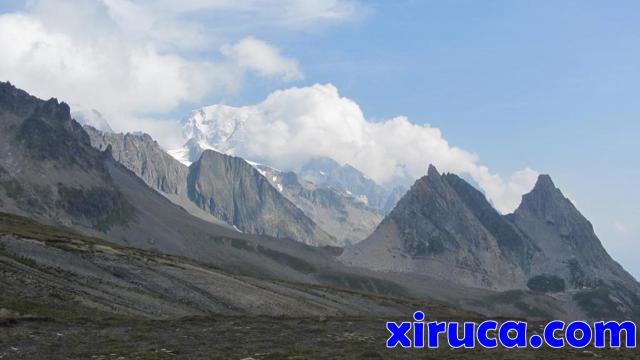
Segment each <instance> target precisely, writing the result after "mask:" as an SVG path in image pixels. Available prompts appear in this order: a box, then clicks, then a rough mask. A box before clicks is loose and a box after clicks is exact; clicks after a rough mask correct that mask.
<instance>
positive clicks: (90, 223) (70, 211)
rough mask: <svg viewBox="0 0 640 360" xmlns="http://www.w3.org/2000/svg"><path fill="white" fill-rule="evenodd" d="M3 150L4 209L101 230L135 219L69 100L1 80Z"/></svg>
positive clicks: (0, 203) (0, 194)
mask: <svg viewBox="0 0 640 360" xmlns="http://www.w3.org/2000/svg"><path fill="white" fill-rule="evenodd" d="M0 154H2V155H1V156H0V208H2V209H6V210H9V211H12V212H18V213H26V214H31V215H33V216H35V217H38V218H48V219H55V221H57V222H60V223H65V224H77V225H79V226H85V227H88V228H91V229H94V230H97V231H102V232H105V231H108V230H110V229H111V228H112V227H114V226H126V225H127V224H129V223H131V222H134V221H135V219H136V211H135V209H134V207H133V206H132V205H131V203H130V202H129V201H128V200H127V199H126V198H125V197H124V196H123V195H122V193H121V192H120V191H119V189H118V188H117V186H115V184H114V183H113V181H112V179H111V177H110V175H109V173H108V170H107V168H106V167H105V164H104V156H105V155H104V154H102V153H100V152H99V151H97V150H95V149H94V148H92V147H91V143H90V141H89V137H88V136H87V134H86V133H85V132H84V130H83V129H82V127H81V126H80V125H79V124H78V123H76V122H75V121H73V119H71V116H70V112H69V106H68V105H67V104H65V103H59V102H58V101H57V100H56V99H50V100H47V101H43V100H40V99H37V98H35V97H32V96H30V95H29V94H27V93H26V92H24V91H22V90H18V89H16V88H15V87H13V86H12V85H11V84H9V83H0Z"/></svg>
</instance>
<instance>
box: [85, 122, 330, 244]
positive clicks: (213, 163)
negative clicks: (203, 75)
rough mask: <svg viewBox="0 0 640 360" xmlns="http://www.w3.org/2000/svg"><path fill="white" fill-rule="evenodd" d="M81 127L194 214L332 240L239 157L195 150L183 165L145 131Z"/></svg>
mask: <svg viewBox="0 0 640 360" xmlns="http://www.w3.org/2000/svg"><path fill="white" fill-rule="evenodd" d="M85 129H86V130H87V133H88V134H89V135H90V137H91V142H92V144H93V146H94V147H96V148H98V149H106V148H107V147H109V146H110V147H111V150H110V151H111V153H112V154H113V157H114V159H116V160H117V161H118V162H120V163H121V164H122V165H124V166H125V167H127V168H128V169H129V170H131V171H133V172H134V173H135V174H136V175H137V176H138V177H140V178H141V179H143V180H144V181H145V183H147V185H149V186H150V187H152V188H154V189H156V190H158V191H159V192H161V193H162V194H163V195H165V196H167V197H168V198H169V199H170V200H172V201H173V202H174V203H176V204H177V205H180V206H183V207H184V208H185V209H187V210H188V211H190V212H191V213H192V214H193V215H195V216H199V217H201V218H203V219H205V220H211V219H209V218H207V217H205V216H202V214H201V213H200V212H199V211H198V210H200V211H204V212H206V213H208V214H210V215H212V217H213V218H215V219H217V220H218V221H220V222H223V223H226V224H229V225H231V226H234V227H235V228H236V229H238V230H240V231H242V232H245V233H249V234H258V235H269V236H275V237H290V238H292V239H296V240H299V241H302V242H305V243H307V244H314V245H335V244H336V242H335V240H334V239H332V238H331V237H330V236H328V235H327V234H326V233H324V231H322V230H321V229H319V228H318V227H317V226H316V224H314V223H313V221H311V220H310V219H309V218H307V217H306V216H305V215H304V214H303V213H302V212H301V211H300V210H299V209H297V208H296V207H295V206H293V205H292V204H291V203H290V202H289V201H288V200H287V199H286V198H284V197H283V196H282V195H281V194H280V193H279V192H278V191H276V190H275V189H273V186H271V185H270V183H269V182H268V181H266V179H264V178H263V176H262V175H261V174H260V173H258V172H257V171H255V170H254V169H253V168H252V167H251V166H250V165H249V164H247V163H246V162H245V161H244V160H242V159H240V158H233V157H230V156H227V155H223V154H220V153H217V152H214V151H212V150H206V151H204V152H202V151H201V152H200V153H199V156H200V160H198V161H196V162H195V163H194V164H192V166H191V167H187V166H185V165H183V164H182V163H180V162H179V161H178V160H176V159H174V158H173V157H172V156H170V155H169V154H167V153H166V152H165V151H164V150H163V149H162V148H161V147H160V146H159V145H158V143H157V142H156V141H154V140H153V139H152V138H151V137H150V136H149V135H147V134H109V133H103V132H101V131H98V130H96V129H93V128H90V127H85ZM193 208H196V209H197V210H194V209H193Z"/></svg>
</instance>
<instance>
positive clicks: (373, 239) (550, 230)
mask: <svg viewBox="0 0 640 360" xmlns="http://www.w3.org/2000/svg"><path fill="white" fill-rule="evenodd" d="M341 259H342V260H343V261H344V262H346V263H348V264H352V265H356V266H360V267H367V268H372V269H377V270H386V271H401V272H409V273H416V274H423V275H430V276H436V277H439V278H442V279H444V280H446V281H448V282H451V283H457V284H460V285H465V286H471V287H477V288H492V289H496V290H513V291H519V293H518V294H521V295H518V296H519V297H522V296H526V295H525V294H526V292H530V293H533V294H539V293H552V294H561V295H559V297H558V298H560V299H564V300H563V301H564V305H563V306H565V308H564V311H567V312H569V313H576V311H577V313H582V314H584V316H585V317H589V318H599V319H606V318H616V319H622V318H629V317H632V318H639V317H640V305H638V304H639V303H640V302H639V300H640V285H639V284H638V282H637V281H636V280H635V279H633V277H632V276H631V275H629V274H628V273H627V272H626V271H625V270H624V269H623V268H622V267H621V266H620V265H619V264H618V263H616V262H615V261H614V260H613V259H612V258H611V257H610V256H609V254H607V252H606V250H605V249H604V247H603V246H602V244H601V243H600V240H599V239H598V238H597V236H596V235H595V233H594V231H593V227H592V225H591V223H590V222H589V221H588V220H587V219H585V218H584V216H582V214H580V212H579V211H578V210H577V209H576V208H575V207H574V206H573V204H572V203H571V202H570V201H569V200H568V199H567V198H566V197H564V195H563V194H562V192H561V191H560V190H559V189H557V188H556V187H555V185H554V184H553V182H552V181H551V178H550V177H549V176H548V175H541V176H540V177H539V179H538V181H537V183H536V185H535V187H534V189H533V190H532V191H531V192H530V193H528V194H526V195H524V196H523V199H522V204H521V205H520V206H519V208H518V209H517V210H516V211H515V212H514V213H513V214H510V215H507V216H503V215H501V214H499V213H498V212H497V211H496V210H495V209H494V208H493V207H492V206H491V205H490V203H489V202H488V201H487V199H486V198H485V196H484V195H483V194H482V193H480V192H479V191H478V190H476V189H475V188H473V187H472V186H471V185H469V184H468V183H467V182H465V181H464V180H463V179H461V178H459V177H458V176H456V175H453V174H446V175H440V174H438V172H437V171H436V169H435V168H434V167H433V166H430V167H429V171H428V175H427V176H425V177H423V178H422V179H419V180H418V181H416V183H415V184H414V185H413V186H412V188H411V189H410V190H409V192H408V193H407V194H406V195H405V196H404V197H403V198H402V199H401V200H400V202H399V203H398V205H397V206H396V208H395V209H394V210H393V211H391V213H390V214H389V215H388V216H387V217H386V218H385V219H384V220H383V222H382V223H381V225H380V226H379V227H378V228H377V229H376V231H375V232H374V233H373V234H372V235H371V236H370V237H369V238H368V239H366V240H365V241H363V242H361V243H360V244H358V245H356V246H354V247H353V248H350V249H346V251H345V253H344V254H343V255H342V256H341Z"/></svg>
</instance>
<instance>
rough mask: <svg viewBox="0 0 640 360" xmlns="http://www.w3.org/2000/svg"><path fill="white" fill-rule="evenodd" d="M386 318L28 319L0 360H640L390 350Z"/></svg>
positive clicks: (0, 340) (626, 353) (2, 332)
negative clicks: (591, 359)
mask: <svg viewBox="0 0 640 360" xmlns="http://www.w3.org/2000/svg"><path fill="white" fill-rule="evenodd" d="M385 322H386V320H385V319H375V318H368V319H362V318H353V319H325V318H297V319H291V318H270V317H220V318H194V319H183V320H176V321H151V320H122V319H111V320H109V319H105V320H100V321H95V320H91V321H89V320H86V321H84V320H72V321H53V320H44V319H40V320H38V319H30V320H17V321H9V322H5V323H3V324H2V325H0V359H2V360H8V359H467V358H473V359H479V358H483V359H484V358H487V359H583V358H591V357H593V358H612V359H614V358H615V359H639V358H640V351H639V350H637V349H636V350H601V349H582V350H552V349H544V348H543V349H540V350H506V349H497V350H453V349H448V348H441V349H438V350H427V349H422V350H418V349H411V350H408V349H387V348H386V347H385V341H386V339H387V337H388V333H387V330H386V329H385Z"/></svg>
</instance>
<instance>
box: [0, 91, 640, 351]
mask: <svg viewBox="0 0 640 360" xmlns="http://www.w3.org/2000/svg"><path fill="white" fill-rule="evenodd" d="M252 116H253V115H252V113H251V112H250V111H247V109H243V108H234V107H229V106H223V105H214V106H209V107H205V108H202V109H199V110H195V111H193V112H192V113H191V114H190V115H189V116H187V117H186V118H185V119H184V120H183V122H182V130H183V133H184V136H185V143H184V146H183V147H181V148H178V149H164V148H162V147H161V146H160V145H159V144H158V142H156V141H155V140H154V139H153V138H152V137H151V136H149V135H147V134H144V133H126V134H122V133H114V132H113V131H112V130H111V128H110V127H109V125H108V119H107V120H106V121H105V120H104V119H102V118H100V116H99V114H98V113H93V114H88V115H87V114H77V115H76V114H75V113H73V112H72V109H70V107H69V106H68V105H67V104H66V103H64V102H61V101H58V100H56V99H49V100H42V99H38V98H36V97H34V96H31V95H29V94H28V93H26V92H25V91H23V90H20V89H18V88H16V87H15V86H14V85H12V84H10V83H0V211H1V212H2V215H1V216H0V272H1V273H2V276H0V284H1V288H2V291H1V292H0V308H1V309H2V310H1V311H2V313H3V317H2V318H0V320H1V319H3V318H11V319H13V320H12V321H17V322H18V323H20V322H21V321H24V319H31V320H30V321H36V319H43V318H46V319H63V320H65V321H66V320H67V318H71V319H72V320H69V321H71V322H72V323H73V324H76V326H80V325H77V322H74V321H80V320H75V319H77V318H78V317H79V316H81V317H82V318H83V319H84V318H91V319H93V318H95V317H97V316H98V317H100V319H105V318H106V319H111V318H127V319H141V320H136V321H146V320H154V321H161V320H162V321H173V320H172V319H184V318H191V319H197V318H200V317H219V319H222V320H218V321H219V322H218V324H227V323H225V321H227V320H224V319H229V318H230V317H233V316H254V317H256V318H258V319H268V318H278V317H284V318H297V319H303V320H299V321H301V322H304V321H306V320H304V319H320V320H315V322H318V321H326V319H327V318H345V319H346V318H358V317H366V316H371V315H372V314H375V316H377V317H389V318H397V317H402V316H407V314H411V311H412V310H415V309H416V308H421V309H425V310H426V311H428V312H429V314H430V315H433V316H440V317H450V318H451V317H459V318H463V317H467V318H478V317H515V318H527V319H551V318H556V319H563V320H572V319H606V320H612V319H635V320H640V284H639V283H638V282H637V281H636V280H635V279H634V278H633V277H632V276H631V275H630V274H629V273H628V272H627V271H625V269H623V268H622V267H621V266H620V265H619V264H618V263H617V262H616V261H614V260H613V259H612V258H611V256H609V254H608V253H607V251H606V250H605V248H604V247H603V246H602V244H601V242H600V240H599V239H598V237H597V236H596V234H595V233H594V229H593V227H592V225H591V223H590V222H589V220H587V219H586V218H585V217H584V216H583V215H582V214H581V213H580V211H579V210H578V209H577V208H576V207H575V206H574V204H573V203H572V202H571V201H570V200H569V199H568V198H567V197H566V196H565V195H563V192H562V190H561V189H558V188H557V187H556V185H555V184H554V182H553V180H552V177H550V176H549V175H540V176H539V178H538V179H537V182H536V184H535V186H534V187H533V189H532V190H531V191H530V192H528V193H527V194H525V195H524V196H523V197H522V201H521V203H520V205H519V206H518V207H517V209H516V210H515V211H513V212H512V213H510V214H506V215H503V214H501V213H499V212H498V211H497V210H496V209H495V208H494V206H493V205H492V204H491V202H490V201H488V200H487V198H486V197H485V195H484V194H483V193H482V192H481V191H479V190H478V189H476V187H474V185H473V184H472V183H471V182H468V181H467V180H466V179H465V178H463V177H460V176H458V175H456V174H452V173H443V172H441V171H439V170H438V169H437V168H436V167H434V166H433V165H429V164H425V167H424V176H422V177H420V178H418V179H412V178H410V177H398V178H397V179H394V181H391V182H389V184H386V185H380V184H378V183H376V182H375V181H373V180H371V179H370V178H368V177H367V176H365V175H364V174H363V173H362V172H361V171H359V170H358V169H357V168H355V167H354V166H352V165H350V164H348V163H339V162H338V161H336V160H334V159H331V158H328V157H314V158H312V159H310V160H308V161H307V162H306V163H305V164H304V165H303V166H301V167H300V168H298V169H295V171H290V170H283V169H279V168H277V166H273V164H269V163H266V162H265V161H264V159H260V158H242V157H240V156H238V154H242V153H243V151H242V149H243V148H246V147H247V146H250V144H248V143H247V142H248V141H249V140H247V138H246V137H245V134H246V131H245V124H246V122H247V121H251V117H252ZM60 321H62V320H60ZM132 321H133V320H132ZM194 321H195V320H194ZM229 321H230V320H229ZM297 321H298V320H297ZM145 324H146V323H145ZM229 324H231V323H229ZM236 325H237V324H236ZM303 325H304V324H303ZM25 326H28V325H25ZM48 326H54V325H48ZM190 326H191V325H190ZM194 326H195V325H194ZM220 326H222V325H220ZM234 326H235V325H234ZM238 326H239V325H238ZM327 326H329V325H327ZM232 328H233V329H235V327H232V326H231V325H229V329H232ZM240 329H241V327H240ZM382 330H384V329H383V328H382ZM25 331H26V330H25ZM87 331H90V330H87ZM149 331H151V330H149ZM221 331H222V330H221ZM226 331H235V330H228V329H227V330H225V331H223V332H225V333H226ZM237 331H242V330H237ZM265 331H266V330H265ZM283 331H284V330H283ZM60 333H64V332H62V331H61V332H60ZM294 333H295V332H294ZM290 334H291V333H290ZM340 334H342V332H340ZM34 336H43V337H46V336H45V335H38V334H35V335H34ZM64 336H66V335H64ZM64 336H63V335H60V336H59V338H63V337H64ZM105 336H106V335H105ZM290 336H292V335H290ZM378 340H380V339H378ZM0 341H1V340H0ZM42 341H45V340H42ZM51 341H53V340H51ZM167 341H169V342H170V341H171V340H170V339H169V340H167ZM274 341H275V340H274ZM282 341H288V340H286V339H284V340H282ZM301 341H302V340H301ZM362 341H364V342H365V343H366V340H362ZM379 342H381V341H379ZM0 351H2V349H0ZM78 351H80V350H78ZM87 351H88V350H87ZM158 351H160V350H158ZM354 351H355V350H354ZM83 354H84V353H83ZM0 355H1V353H0ZM76 355H77V354H76ZM248 355H251V354H248ZM341 355H344V354H341ZM254 356H255V354H254ZM70 357H73V356H71V355H70ZM80 357H82V356H80ZM0 358H1V356H0ZM276 358H277V357H276Z"/></svg>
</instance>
